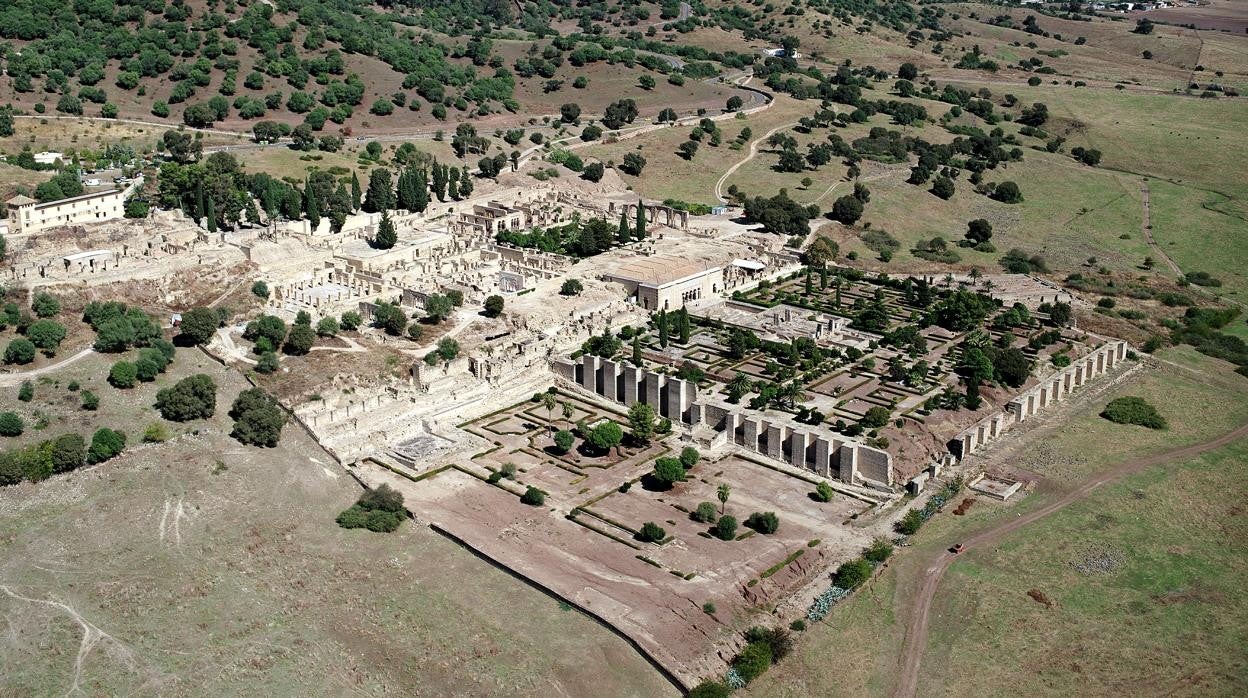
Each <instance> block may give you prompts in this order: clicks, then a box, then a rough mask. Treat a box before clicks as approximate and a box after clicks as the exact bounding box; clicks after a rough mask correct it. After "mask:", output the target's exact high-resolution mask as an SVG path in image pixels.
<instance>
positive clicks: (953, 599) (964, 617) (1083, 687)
mask: <svg viewBox="0 0 1248 698" xmlns="http://www.w3.org/2000/svg"><path fill="white" fill-rule="evenodd" d="M1245 478H1248V443H1245V442H1239V443H1237V444H1234V445H1232V446H1229V447H1227V448H1225V449H1222V450H1220V451H1215V452H1211V453H1208V454H1205V455H1204V456H1202V457H1200V458H1197V459H1195V460H1191V461H1186V462H1181V463H1170V464H1166V465H1164V466H1159V467H1156V468H1153V469H1151V470H1148V471H1146V472H1143V473H1140V474H1139V475H1136V476H1134V477H1130V478H1127V479H1125V480H1123V481H1121V482H1119V483H1117V484H1114V485H1111V486H1107V487H1104V488H1101V489H1099V490H1097V491H1096V492H1095V493H1093V495H1092V496H1091V497H1089V498H1088V499H1086V500H1084V501H1081V502H1077V503H1075V504H1073V505H1071V506H1070V507H1068V508H1067V509H1065V510H1063V511H1061V512H1059V513H1058V514H1056V515H1054V516H1052V517H1050V518H1047V519H1044V520H1041V521H1039V522H1037V523H1036V524H1034V525H1032V526H1030V527H1028V528H1026V529H1023V530H1022V531H1021V532H1019V533H1017V534H1015V535H1013V536H1011V537H1010V538H1009V539H1007V540H1005V541H1003V542H1002V543H1001V544H1000V545H999V546H997V547H996V548H994V549H987V550H972V551H970V552H969V554H968V555H967V556H966V557H965V558H963V559H960V560H959V561H958V562H956V563H955V564H954V565H953V567H952V568H950V570H949V574H948V576H947V577H946V579H945V581H944V582H943V584H944V585H945V587H946V588H948V589H957V590H958V591H957V593H956V594H952V593H946V594H943V595H941V596H939V597H938V605H937V606H936V607H935V608H934V609H933V625H932V634H931V636H930V637H931V645H930V647H931V648H932V650H931V651H929V652H928V653H927V655H926V656H925V658H924V663H923V667H924V668H925V669H929V671H925V672H924V676H922V677H921V678H920V685H921V686H934V685H939V686H941V690H940V691H939V692H940V693H949V694H955V695H985V694H993V693H997V692H999V691H1000V690H1001V687H1002V686H1003V685H1006V684H1007V683H1008V684H1009V685H1010V687H1011V691H1017V692H1021V693H1023V694H1028V695H1040V694H1045V695H1076V694H1078V695H1107V694H1115V693H1116V694H1122V695H1144V694H1148V695H1182V694H1199V695H1231V694H1241V695H1242V694H1243V693H1244V692H1245V691H1248V662H1246V661H1245V658H1244V654H1243V643H1244V640H1245V635H1244V628H1246V627H1248V600H1246V599H1245V597H1244V595H1243V593H1242V591H1243V589H1242V587H1243V580H1244V579H1245V577H1248V520H1246V519H1245V517H1244V513H1243V507H1244V498H1243V491H1242V483H1243V482H1244V480H1245ZM1098 558H1099V559H1100V560H1101V564H1102V565H1104V566H1105V570H1104V571H1094V572H1088V571H1080V570H1079V569H1077V568H1076V565H1079V564H1086V562H1087V561H1088V560H1091V559H1098ZM1033 589H1035V590H1039V591H1040V592H1042V593H1043V594H1045V596H1047V597H1048V598H1049V599H1051V600H1052V602H1053V603H1054V605H1053V606H1052V607H1051V608H1046V607H1045V606H1044V605H1041V604H1040V603H1037V602H1036V601H1033V600H1032V599H1031V598H1029V597H1028V596H1027V593H1028V591H1030V590H1033ZM925 692H927V693H935V692H936V691H925Z"/></svg>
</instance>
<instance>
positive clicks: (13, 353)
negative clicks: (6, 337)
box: [4, 337, 36, 365]
mask: <svg viewBox="0 0 1248 698" xmlns="http://www.w3.org/2000/svg"><path fill="white" fill-rule="evenodd" d="M35 350H36V347H35V345H34V344H33V343H32V342H31V341H30V340H29V339H26V338H25V337H18V338H16V339H13V340H12V341H10V342H9V343H8V345H7V346H6V347H5V348H4V362H5V363H6V364H19V365H24V364H28V363H30V362H31V361H34V360H35Z"/></svg>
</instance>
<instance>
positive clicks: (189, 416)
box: [156, 373, 217, 422]
mask: <svg viewBox="0 0 1248 698" xmlns="http://www.w3.org/2000/svg"><path fill="white" fill-rule="evenodd" d="M156 409H157V411H159V412H160V416H161V417H164V418H165V419H168V420H169V421H171V422H188V421H191V420H193V419H208V418H209V417H211V416H212V415H213V414H214V413H215V412H216V410H217V384H216V383H214V382H213V380H212V377H211V376H208V375H207V374H203V373H197V374H195V375H193V376H188V377H186V378H183V379H182V380H180V381H178V382H177V383H174V384H173V386H172V387H169V388H162V389H161V390H159V391H157V392H156Z"/></svg>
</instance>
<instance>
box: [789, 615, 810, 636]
mask: <svg viewBox="0 0 1248 698" xmlns="http://www.w3.org/2000/svg"><path fill="white" fill-rule="evenodd" d="M805 629H806V621H804V620H802V619H801V618H798V619H797V620H795V621H793V622H792V623H789V630H793V631H795V632H799V633H800V632H802V631H803V630H805Z"/></svg>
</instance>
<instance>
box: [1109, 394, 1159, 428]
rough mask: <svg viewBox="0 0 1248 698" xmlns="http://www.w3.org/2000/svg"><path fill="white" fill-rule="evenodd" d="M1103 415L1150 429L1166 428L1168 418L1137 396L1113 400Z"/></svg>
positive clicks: (1112, 420)
mask: <svg viewBox="0 0 1248 698" xmlns="http://www.w3.org/2000/svg"><path fill="white" fill-rule="evenodd" d="M1101 416H1102V417H1104V418H1105V419H1108V420H1109V421H1111V422H1114V423H1117V424H1135V425H1138V426H1142V427H1148V428H1149V429H1165V428H1166V420H1165V418H1164V417H1162V416H1161V415H1160V414H1159V413H1158V412H1157V408H1155V407H1153V406H1152V405H1150V404H1148V403H1147V402H1145V401H1144V399H1143V398H1140V397H1135V396H1126V397H1120V398H1115V399H1113V400H1111V401H1110V402H1109V404H1108V405H1106V406H1105V409H1104V410H1103V411H1102V412H1101Z"/></svg>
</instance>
